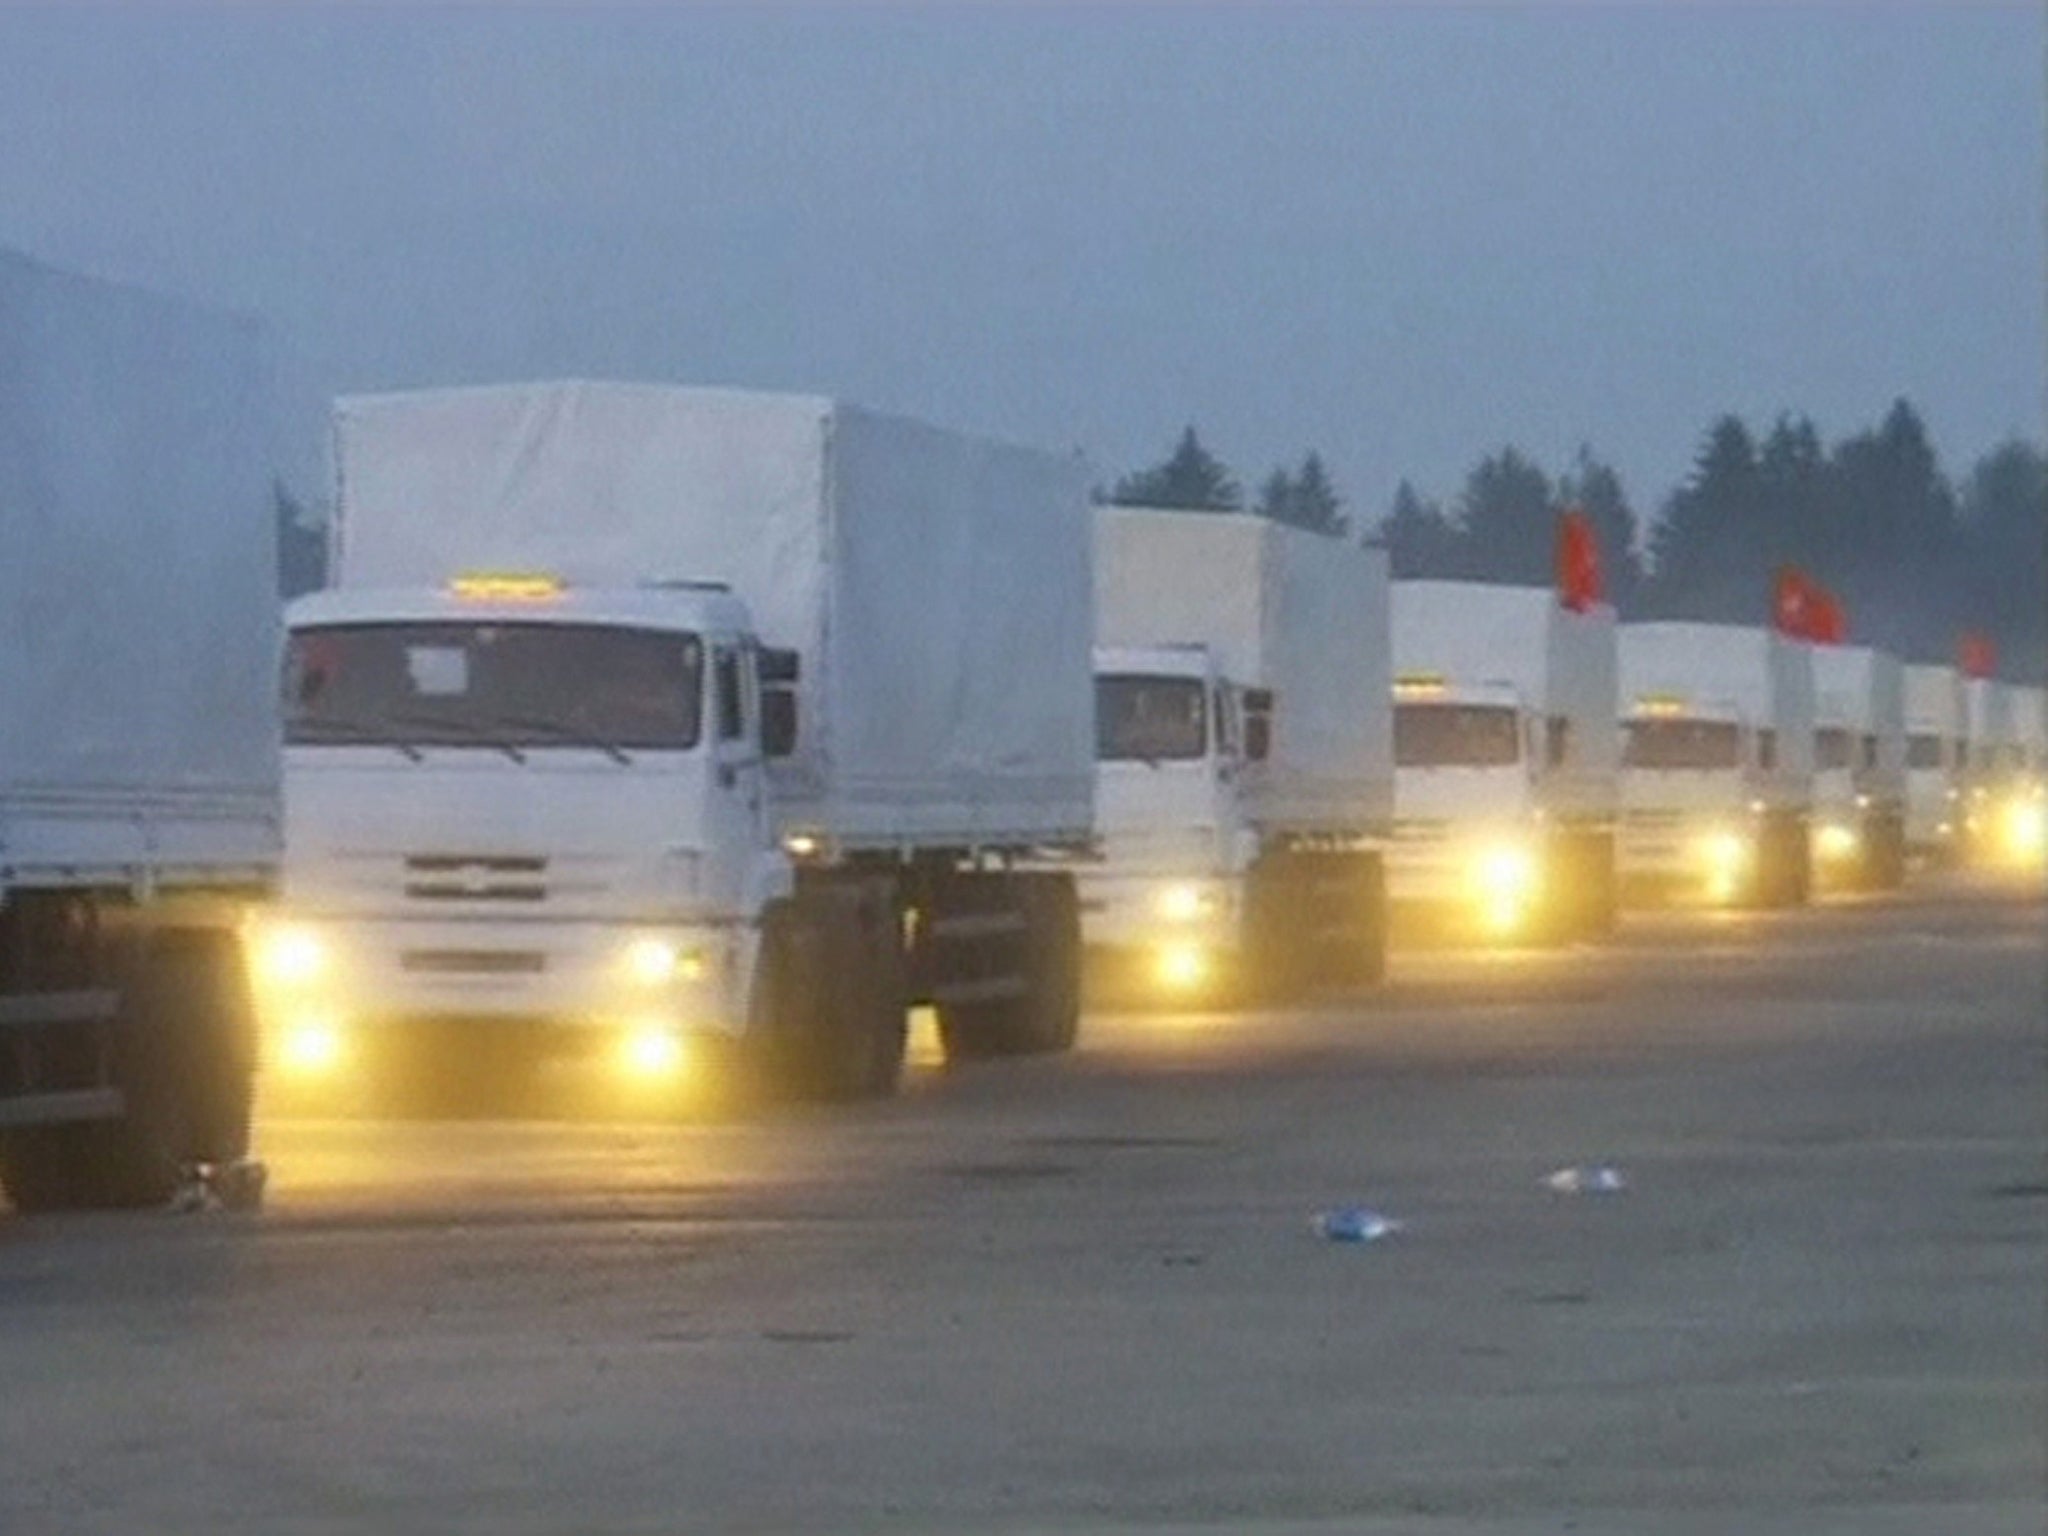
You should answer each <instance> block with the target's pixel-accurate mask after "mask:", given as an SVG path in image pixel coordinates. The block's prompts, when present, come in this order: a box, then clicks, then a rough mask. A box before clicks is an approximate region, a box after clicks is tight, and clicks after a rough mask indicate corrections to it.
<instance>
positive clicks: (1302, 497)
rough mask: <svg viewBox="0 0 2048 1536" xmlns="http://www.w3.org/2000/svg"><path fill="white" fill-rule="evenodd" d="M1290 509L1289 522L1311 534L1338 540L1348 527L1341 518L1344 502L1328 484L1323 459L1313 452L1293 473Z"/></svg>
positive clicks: (1342, 517) (1303, 459)
mask: <svg viewBox="0 0 2048 1536" xmlns="http://www.w3.org/2000/svg"><path fill="white" fill-rule="evenodd" d="M1293 507H1294V516H1293V518H1292V519H1291V521H1292V522H1293V523H1294V524H1295V525H1296V526H1297V527H1301V528H1306V529H1308V530H1309V531H1310V532H1312V533H1327V534H1330V535H1331V536H1333V537H1338V538H1341V537H1342V536H1343V535H1344V533H1345V532H1346V530H1348V529H1349V528H1350V526H1351V520H1350V519H1349V518H1347V517H1346V516H1345V515H1344V498H1343V497H1341V496H1339V495H1338V494H1337V488H1336V486H1335V485H1333V484H1331V482H1330V472H1329V471H1328V470H1327V469H1325V468H1324V467H1323V456H1322V455H1321V454H1319V453H1317V452H1316V451H1315V450H1314V449H1310V450H1309V452H1308V453H1307V454H1306V455H1304V456H1303V458H1302V461H1301V468H1300V469H1299V470H1297V471H1296V472H1295V476H1294V502H1293Z"/></svg>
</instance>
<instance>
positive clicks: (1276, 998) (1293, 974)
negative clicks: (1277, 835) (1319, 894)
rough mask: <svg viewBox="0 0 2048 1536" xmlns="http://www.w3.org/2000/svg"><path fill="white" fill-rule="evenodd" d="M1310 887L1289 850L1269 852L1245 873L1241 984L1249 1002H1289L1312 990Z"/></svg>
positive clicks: (1261, 856) (1298, 862)
mask: <svg viewBox="0 0 2048 1536" xmlns="http://www.w3.org/2000/svg"><path fill="white" fill-rule="evenodd" d="M1306 887H1307V881H1306V880H1304V879H1303V878H1302V870H1301V865H1300V860H1299V859H1298V858H1296V857H1295V856H1294V855H1293V854H1292V853H1291V852H1289V851H1288V850H1285V849H1267V850H1266V851H1265V852H1263V853H1261V854H1260V855H1259V856H1258V858H1257V859H1255V860H1254V861H1253V863H1252V867H1251V869H1250V870H1249V871H1247V872H1246V875H1245V883H1244V957H1245V964H1244V975H1243V977H1242V978H1241V985H1242V990H1243V994H1244V996H1245V997H1247V998H1248V999H1254V1000H1257V1001H1260V1002H1267V1003H1280V1004H1284V1003H1290V1002H1293V1001H1294V1000H1295V999H1297V998H1299V997H1300V996H1301V995H1302V994H1303V993H1305V992H1307V991H1308V989H1309V984H1310V980H1311V972H1312V970H1313V961H1312V956H1311V954H1310V951H1309V949H1308V946H1307V944H1306V942H1305V941H1306V938H1307V936H1308V935H1309V934H1310V932H1311V931H1312V927H1313V914H1312V913H1311V912H1309V910H1308V902H1307V900H1306V897H1307V889H1306Z"/></svg>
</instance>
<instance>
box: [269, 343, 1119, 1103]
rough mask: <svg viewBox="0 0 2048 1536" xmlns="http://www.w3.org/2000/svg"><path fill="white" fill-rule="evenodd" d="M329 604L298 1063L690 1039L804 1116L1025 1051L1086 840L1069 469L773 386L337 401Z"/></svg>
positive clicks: (1051, 1004) (308, 718) (1085, 549)
mask: <svg viewBox="0 0 2048 1536" xmlns="http://www.w3.org/2000/svg"><path fill="white" fill-rule="evenodd" d="M335 456H336V466H337V473H338V476H339V486H338V497H337V503H336V519H335V525H334V540H335V547H334V555H335V568H336V571H337V573H338V576H339V585H338V587H337V588H336V589H335V590H332V591H329V592H325V593H320V594H315V595H313V596H309V597H307V598H304V599H302V600H301V601H299V602H298V603H297V604H296V605H295V606H294V607H293V608H292V609H291V610H290V614H289V627H290V653H289V665H288V669H287V689H286V712H287V715H286V743H287V745H286V754H285V756H286V766H285V811H286V844H287V856H286V865H285V903H286V908H287V911H288V914H289V916H288V921H286V922H285V923H284V924H283V925H281V926H280V927H279V928H278V929H277V930H276V931H275V932H273V933H272V935H271V936H270V941H269V943H268V944H267V946H266V954H265V960H266V964H265V968H264V969H265V981H266V986H265V998H266V1018H267V1020H268V1021H269V1027H270V1028H272V1029H273V1030H274V1031H275V1032H276V1034H277V1035H278V1037H279V1039H280V1041H281V1043H282V1044H281V1056H282V1058H283V1059H284V1060H285V1061H287V1062H289V1063H292V1064H295V1065H296V1066H297V1068H298V1069H299V1074H300V1076H301V1077H318V1076H320V1075H322V1074H329V1075H332V1074H334V1073H336V1072H339V1071H342V1070H343V1069H347V1068H350V1067H359V1066H363V1065H368V1066H370V1067H371V1068H372V1071H373V1073H374V1072H377V1071H384V1072H391V1073H395V1074H396V1075H395V1077H394V1078H390V1079H387V1081H403V1080H406V1079H409V1078H413V1077H415V1076H416V1075H425V1076H428V1077H433V1076H436V1075H443V1076H452V1077H453V1078H454V1079H456V1080H457V1083H458V1086H461V1085H467V1086H473V1087H488V1086H489V1085H490V1084H491V1083H492V1081H493V1080H494V1079H495V1078H497V1077H498V1076H499V1075H500V1074H501V1073H506V1072H509V1073H525V1072H527V1071H529V1070H531V1068H532V1065H533V1063H534V1062H535V1061H537V1060H539V1059H542V1058H545V1057H547V1056H550V1055H555V1054H566V1055H579V1056H584V1057H586V1058H588V1057H595V1058H596V1059H598V1060H599V1061H600V1062H604V1061H609V1062H610V1063H612V1064H614V1065H615V1066H616V1068H617V1069H618V1071H619V1072H620V1073H621V1074H624V1075H625V1076H626V1077H628V1078H638V1079H643V1080H645V1081H647V1082H648V1083H650V1084H652V1085H654V1086H657V1087H658V1086H659V1085H660V1084H661V1083H663V1082H664V1081H665V1080H667V1079H668V1078H670V1077H672V1076H674V1075H675V1074H676V1073H677V1072H678V1071H679V1070H681V1069H682V1068H684V1067H686V1066H687V1064H688V1060H689V1057H690V1054H691V1051H692V1048H693V1046H697V1045H702V1044H704V1043H706V1042H711V1041H718V1040H723V1041H727V1042H731V1043H733V1044H736V1045H738V1046H740V1047H741V1048H742V1053H743V1054H744V1055H746V1056H747V1057H749V1058H751V1059H752V1060H753V1061H754V1062H755V1063H757V1064H759V1065H762V1066H764V1067H766V1068H767V1069H768V1070H769V1071H770V1072H771V1073H772V1074H773V1077H774V1078H775V1080H776V1081H777V1082H779V1083H780V1084H782V1085H784V1086H785V1087H787V1088H788V1089H790V1090H792V1091H795V1092H798V1093H801V1094H804V1095H807V1096H812V1097H820V1098H853V1097H861V1096H870V1095H878V1094H883V1093H887V1092H889V1091H890V1090H891V1089H892V1088H893V1087H894V1085H895V1083H896V1081H897V1078H898V1075H899V1072H900V1069H901V1064H902V1060H903V1054H904V1038H905V1027H906V1010H907V1009H908V1008H909V1007H910V1006H911V1005H912V1004H913V1003H916V1002H930V1003H931V1004H933V1005H934V1006H935V1008H936V1011H937V1017H938V1025H939V1030H940V1034H941V1036H942V1039H943V1041H944V1045H945V1049H946V1051H947V1053H948V1055H949V1057H953V1058H963V1057H984V1056H999V1055H1009V1054H1017V1053H1023V1052H1034V1051H1052V1050H1059V1049H1063V1048H1065V1047H1066V1046H1068V1045H1070V1044H1071V1043H1072V1041H1073V1039H1074V1034H1075V1027H1076V1020H1077V1016H1078V1007H1079V981H1080V962H1081V949H1080V943H1079V912H1078V907H1077V903H1076V898H1075V893H1074V885H1073V879H1072V876H1071V874H1070V873H1066V872H1061V871H1048V870H1046V869H1043V868H1040V867H1033V868H1029V869H1027V868H1025V867H1023V866H1024V864H1025V862H1026V861H1027V860H1030V859H1042V858H1043V857H1044V856H1045V855H1047V854H1048V853H1057V852H1069V853H1071V852H1076V851H1079V850H1080V849H1082V848H1084V847H1085V846H1087V844H1088V841H1089V839H1090V837H1091V835H1092V825H1093V798H1094V763H1093V755H1092V752H1091V744H1092V725H1091V719H1092V693H1091V686H1090V666H1089V627H1090V618H1091V567H1090V552H1089V523H1088V517H1089V509H1088V505H1087V498H1086V493H1085V481H1084V476H1083V474H1082V472H1081V468H1080V466H1079V465H1078V464H1077V463H1075V462H1072V461H1069V460H1067V459H1064V458H1061V457H1057V456H1054V455H1050V454H1046V453H1042V452H1038V451H1035V450H1031V449H1026V448H1020V447H1013V446H1009V445H1005V444H1000V443H995V442H989V441H983V440H980V439H976V438H970V437H965V436H961V435H959V434H956V433H952V432H946V431H942V430H940V429H938V428H935V427H930V426H926V425H922V424H920V423H917V422H913V421H908V420H903V419H900V418H896V417H891V416H886V415H881V414H877V413H874V412H871V411H867V410H863V409H860V408H858V407H856V406H852V405H847V404H844V403H839V402H835V401H832V400H828V399H822V398H817V397H811V396H800V395H773V394H758V393H749V392H741V391H721V390H701V389H686V388H677V387H669V386H660V385H625V384H599V383H543V384H532V385H511V386H498V387H488V388H477V389H456V390H446V391H431V392H425V393H414V394H401V395H386V396H369V397H358V398H352V399H344V400H342V401H341V402H339V403H338V405H337V408H336V413H335Z"/></svg>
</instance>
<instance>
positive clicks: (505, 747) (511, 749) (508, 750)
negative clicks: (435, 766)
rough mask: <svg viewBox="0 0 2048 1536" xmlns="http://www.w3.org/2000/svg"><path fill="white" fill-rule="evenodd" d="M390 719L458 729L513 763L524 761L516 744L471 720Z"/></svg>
mask: <svg viewBox="0 0 2048 1536" xmlns="http://www.w3.org/2000/svg"><path fill="white" fill-rule="evenodd" d="M391 720H392V723H393V724H395V725H411V726H417V727H419V728H420V729H421V730H423V731H459V732H461V733H462V734H463V735H465V736H468V737H470V738H471V739H473V740H475V741H477V742H479V743H481V744H482V745H484V746H486V747H492V748H495V749H496V750H497V751H500V752H502V753H504V754H505V755H506V756H507V757H509V758H511V759H512V761H513V762H515V763H520V764H524V763H525V761H526V754H525V753H524V752H522V751H520V750H519V748H518V746H517V745H515V744H514V743H512V742H509V741H506V740H504V739H503V738H501V737H498V736H494V735H492V734H491V731H490V728H489V727H487V726H482V725H478V724H477V723H476V722H474V721H472V720H463V719H459V718H457V717H456V716H454V715H393V716H392V717H391Z"/></svg>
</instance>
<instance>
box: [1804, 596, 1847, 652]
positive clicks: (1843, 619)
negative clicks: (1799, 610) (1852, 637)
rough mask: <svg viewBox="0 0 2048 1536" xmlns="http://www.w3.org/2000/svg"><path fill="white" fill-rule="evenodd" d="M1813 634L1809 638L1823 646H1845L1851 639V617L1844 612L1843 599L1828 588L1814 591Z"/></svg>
mask: <svg viewBox="0 0 2048 1536" xmlns="http://www.w3.org/2000/svg"><path fill="white" fill-rule="evenodd" d="M1814 598H1815V601H1814V603H1813V626H1812V632H1811V633H1810V634H1809V635H1808V636H1807V638H1808V639H1810V640H1817V641H1819V642H1820V643H1821V644H1822V645H1843V644H1846V643H1847V641H1848V639H1849V616H1848V615H1847V614H1846V613H1844V612H1843V611H1842V602H1841V599H1840V598H1838V597H1836V596H1835V594H1834V593H1832V592H1830V591H1829V590H1828V589H1827V588H1826V587H1817V588H1815V590H1814Z"/></svg>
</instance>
